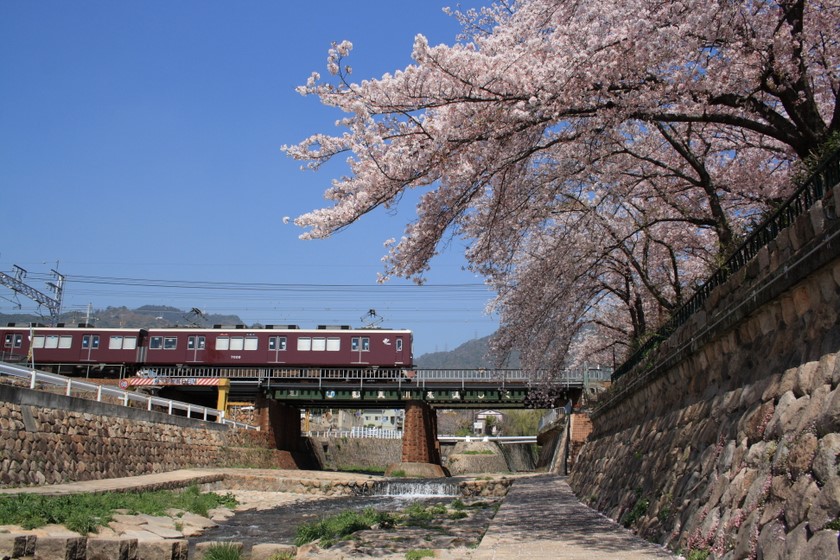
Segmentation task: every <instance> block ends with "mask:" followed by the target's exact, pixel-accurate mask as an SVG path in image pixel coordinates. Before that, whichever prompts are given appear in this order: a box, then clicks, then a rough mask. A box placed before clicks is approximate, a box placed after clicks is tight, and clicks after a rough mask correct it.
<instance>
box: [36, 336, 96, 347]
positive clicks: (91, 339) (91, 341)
mask: <svg viewBox="0 0 840 560" xmlns="http://www.w3.org/2000/svg"><path fill="white" fill-rule="evenodd" d="M50 338H51V337H47V348H55V347H54V346H52V347H51V346H50ZM54 338H55V339H56V343H58V337H57V336H56V337H54ZM82 348H90V349H92V350H96V349H98V348H99V335H98V334H86V335H85V336H83V337H82Z"/></svg>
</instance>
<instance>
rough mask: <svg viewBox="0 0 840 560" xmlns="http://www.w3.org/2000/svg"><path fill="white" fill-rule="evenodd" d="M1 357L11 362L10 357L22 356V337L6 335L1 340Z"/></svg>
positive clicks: (13, 334)
mask: <svg viewBox="0 0 840 560" xmlns="http://www.w3.org/2000/svg"><path fill="white" fill-rule="evenodd" d="M0 355H2V357H3V358H4V359H8V360H9V361H11V360H12V357H18V356H23V355H24V349H23V335H22V334H20V333H6V336H5V337H4V338H3V348H2V354H0Z"/></svg>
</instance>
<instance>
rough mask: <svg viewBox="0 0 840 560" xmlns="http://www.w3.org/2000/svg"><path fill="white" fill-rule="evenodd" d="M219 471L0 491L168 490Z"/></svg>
mask: <svg viewBox="0 0 840 560" xmlns="http://www.w3.org/2000/svg"><path fill="white" fill-rule="evenodd" d="M224 477H225V476H224V474H223V473H222V472H221V471H214V470H209V469H182V470H178V471H170V472H165V473H159V474H144V475H139V476H127V477H125V478H104V479H102V480H85V481H82V482H65V483H64V484H45V485H43V486H24V487H20V488H0V495H2V494H43V495H46V496H63V495H67V494H84V493H92V492H96V493H99V492H127V491H137V492H140V491H144V490H168V489H172V488H183V487H185V486H189V485H191V484H205V483H209V482H216V481H219V480H222V479H224Z"/></svg>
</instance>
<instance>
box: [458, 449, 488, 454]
mask: <svg viewBox="0 0 840 560" xmlns="http://www.w3.org/2000/svg"><path fill="white" fill-rule="evenodd" d="M464 455H495V453H493V452H492V451H490V450H489V449H479V450H475V451H464Z"/></svg>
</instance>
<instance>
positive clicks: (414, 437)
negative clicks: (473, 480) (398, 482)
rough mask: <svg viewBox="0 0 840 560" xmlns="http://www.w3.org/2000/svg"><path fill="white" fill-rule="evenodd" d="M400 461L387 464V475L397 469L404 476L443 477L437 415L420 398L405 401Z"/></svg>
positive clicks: (444, 474) (395, 471) (444, 473)
mask: <svg viewBox="0 0 840 560" xmlns="http://www.w3.org/2000/svg"><path fill="white" fill-rule="evenodd" d="M401 460H402V462H401V463H399V464H398V465H390V466H389V467H388V469H387V470H386V472H385V474H386V476H391V475H393V474H395V473H397V472H399V473H401V474H403V475H404V476H419V477H424V478H435V477H442V476H446V472H445V471H444V470H443V467H441V465H440V442H438V438H437V414H436V413H435V411H434V409H433V408H432V407H431V406H429V405H428V404H426V403H425V402H422V401H408V402H407V403H406V406H405V423H404V425H403V440H402V458H401Z"/></svg>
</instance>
